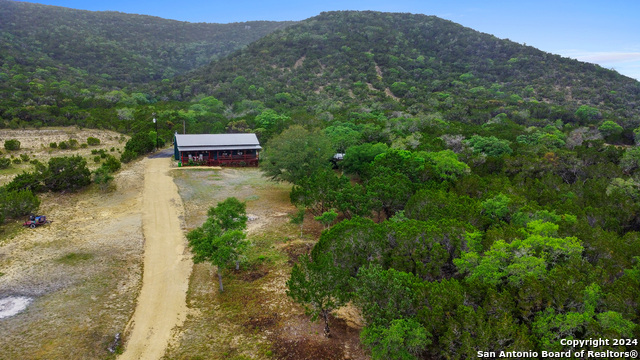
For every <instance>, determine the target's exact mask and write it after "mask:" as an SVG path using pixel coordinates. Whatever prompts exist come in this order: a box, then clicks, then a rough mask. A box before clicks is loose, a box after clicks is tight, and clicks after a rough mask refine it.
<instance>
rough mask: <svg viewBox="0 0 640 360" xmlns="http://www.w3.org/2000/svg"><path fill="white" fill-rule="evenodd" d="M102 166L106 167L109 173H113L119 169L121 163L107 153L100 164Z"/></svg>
mask: <svg viewBox="0 0 640 360" xmlns="http://www.w3.org/2000/svg"><path fill="white" fill-rule="evenodd" d="M102 167H103V168H105V169H107V170H108V171H109V172H110V173H114V172H116V171H118V170H120V168H121V167H122V164H121V163H120V161H119V160H118V159H116V157H115V156H113V155H107V160H105V162H104V164H102Z"/></svg>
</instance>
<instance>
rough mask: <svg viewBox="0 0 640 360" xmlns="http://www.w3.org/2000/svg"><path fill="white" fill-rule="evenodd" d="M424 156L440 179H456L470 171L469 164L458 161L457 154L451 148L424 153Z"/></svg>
mask: <svg viewBox="0 0 640 360" xmlns="http://www.w3.org/2000/svg"><path fill="white" fill-rule="evenodd" d="M425 158H427V160H428V161H429V162H430V163H431V164H432V166H433V171H434V172H435V174H436V175H437V176H438V177H439V178H440V179H441V180H445V181H456V180H458V179H459V178H461V177H462V176H464V175H466V174H469V173H470V172H471V169H469V165H467V164H465V163H463V162H461V161H459V160H458V154H456V153H454V152H453V151H451V150H443V151H438V152H430V153H426V155H425Z"/></svg>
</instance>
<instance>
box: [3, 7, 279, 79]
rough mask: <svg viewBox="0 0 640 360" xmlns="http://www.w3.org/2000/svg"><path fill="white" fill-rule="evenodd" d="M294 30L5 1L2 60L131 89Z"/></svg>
mask: <svg viewBox="0 0 640 360" xmlns="http://www.w3.org/2000/svg"><path fill="white" fill-rule="evenodd" d="M289 24H290V22H273V21H251V22H246V23H233V24H208V23H198V24H195V23H187V22H181V21H173V20H165V19H161V18H158V17H152V16H143V15H131V14H123V13H117V12H91V11H82V10H74V9H68V8H63V7H57V6H46V5H40V4H31V3H26V2H16V1H8V0H2V1H0V39H2V43H1V44H2V48H1V50H2V51H0V54H1V55H0V56H1V58H0V61H1V62H2V63H3V64H9V66H10V67H11V66H21V67H23V68H24V70H29V71H34V72H36V73H38V74H39V75H43V72H52V71H53V72H58V71H60V70H63V69H59V68H60V67H63V68H66V69H67V70H69V71H70V72H74V71H75V72H83V73H86V74H87V75H90V76H98V77H100V78H102V79H104V80H112V82H111V83H112V84H113V83H115V84H117V85H118V86H120V87H124V86H126V85H129V84H136V83H140V82H147V81H152V80H162V79H166V78H171V77H173V76H174V75H176V74H180V73H184V72H186V71H188V70H192V69H195V68H197V67H200V66H203V65H206V64H208V63H210V62H211V61H213V60H216V59H218V58H220V57H224V56H225V55H227V54H229V53H230V52H232V51H233V50H236V49H239V48H241V47H242V46H245V45H247V44H249V43H251V42H253V41H255V40H257V39H259V38H261V37H263V36H265V35H266V34H268V33H270V32H272V31H274V30H276V29H279V28H282V27H285V26H287V25H289ZM48 66H53V67H56V68H58V69H55V70H53V69H47V67H48ZM72 68H73V69H72ZM57 80H58V81H60V80H66V79H64V78H60V79H57Z"/></svg>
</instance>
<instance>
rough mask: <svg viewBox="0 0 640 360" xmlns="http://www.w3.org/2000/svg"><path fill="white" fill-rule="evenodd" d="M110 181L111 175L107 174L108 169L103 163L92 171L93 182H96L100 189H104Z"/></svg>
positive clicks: (111, 179)
mask: <svg viewBox="0 0 640 360" xmlns="http://www.w3.org/2000/svg"><path fill="white" fill-rule="evenodd" d="M111 181H113V176H111V174H109V169H108V168H107V167H105V166H104V165H103V166H101V167H99V168H97V169H96V170H95V171H94V172H93V182H95V183H96V184H98V186H99V187H100V190H102V191H106V190H107V189H108V188H109V184H110V183H111Z"/></svg>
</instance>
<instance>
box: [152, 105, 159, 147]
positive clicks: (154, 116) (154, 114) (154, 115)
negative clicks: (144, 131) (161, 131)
mask: <svg viewBox="0 0 640 360" xmlns="http://www.w3.org/2000/svg"><path fill="white" fill-rule="evenodd" d="M153 123H154V124H156V144H155V145H154V146H153V148H154V149H156V151H157V150H158V122H157V121H156V113H153Z"/></svg>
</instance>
